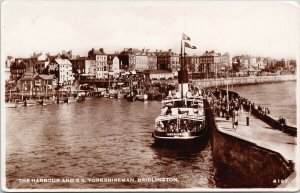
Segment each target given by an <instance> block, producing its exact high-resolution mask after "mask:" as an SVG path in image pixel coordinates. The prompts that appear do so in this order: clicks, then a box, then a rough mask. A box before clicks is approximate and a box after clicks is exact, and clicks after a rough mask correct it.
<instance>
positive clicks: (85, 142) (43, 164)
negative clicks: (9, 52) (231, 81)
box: [6, 82, 296, 189]
mask: <svg viewBox="0 0 300 193" xmlns="http://www.w3.org/2000/svg"><path fill="white" fill-rule="evenodd" d="M282 84H283V85H284V86H281V85H279V86H278V85H277V86H276V84H267V85H253V86H247V87H234V90H235V91H237V92H239V93H240V94H241V95H242V96H245V97H246V98H249V99H250V100H253V101H254V102H256V103H258V104H261V105H263V106H266V107H268V108H269V109H270V110H271V113H272V114H276V112H277V111H280V112H285V116H286V119H287V120H288V121H291V122H292V121H293V120H294V121H295V119H296V118H295V114H293V112H295V103H294V101H295V98H293V96H294V97H295V94H294V93H293V92H291V93H289V92H288V91H287V90H289V89H291V88H293V86H294V85H295V83H293V82H288V83H282ZM265 87H266V88H268V89H269V90H266V89H264V88H265ZM276 87H277V88H276ZM294 87H295V86H294ZM257 88H259V89H257ZM280 89H287V90H285V91H284V93H286V96H282V94H280V93H281V92H280V93H278V94H272V95H271V94H270V93H268V92H271V91H272V92H274V93H276V92H275V91H278V90H280ZM274 90H275V91H274ZM263 92H264V93H263ZM266 95H268V96H270V97H268V99H267V100H266V97H264V96H266ZM252 97H253V98H252ZM276 99H277V100H276ZM160 106H161V104H160V102H156V101H151V102H139V101H137V102H134V103H131V102H128V101H126V100H117V99H106V98H101V99H91V100H87V101H85V102H84V103H70V104H60V105H52V106H46V107H42V106H33V107H27V108H25V107H18V108H15V109H6V123H7V128H6V139H7V140H6V145H7V146H6V163H7V165H6V175H7V187H8V188H129V189H130V188H216V187H236V185H237V184H239V183H240V182H241V179H239V177H234V175H232V174H233V173H232V172H231V173H230V171H229V173H224V170H223V171H222V172H220V171H219V170H217V169H216V168H215V167H214V164H213V158H212V152H211V147H210V143H209V141H208V139H207V141H203V142H202V143H199V144H198V145H197V146H195V147H191V146H185V147H183V148H176V147H169V146H168V147H166V146H158V145H153V142H154V140H153V139H152V137H151V132H152V130H153V127H154V120H155V118H156V116H157V115H158V114H159V113H160ZM281 106H284V109H285V110H286V111H282V110H278V109H281ZM290 106H291V108H290ZM143 177H144V178H155V177H157V178H159V177H164V178H177V179H178V181H175V182H168V183H166V182H147V183H146V182H143V183H138V182H133V183H128V182H119V183H113V182H110V183H92V182H88V181H85V182H82V183H19V182H18V181H17V179H28V178H53V179H70V178H78V179H88V178H93V179H97V178H135V179H136V178H143Z"/></svg>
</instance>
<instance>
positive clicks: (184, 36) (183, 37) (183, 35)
mask: <svg viewBox="0 0 300 193" xmlns="http://www.w3.org/2000/svg"><path fill="white" fill-rule="evenodd" d="M182 40H191V38H190V37H189V36H187V35H185V34H184V33H183V34H182Z"/></svg>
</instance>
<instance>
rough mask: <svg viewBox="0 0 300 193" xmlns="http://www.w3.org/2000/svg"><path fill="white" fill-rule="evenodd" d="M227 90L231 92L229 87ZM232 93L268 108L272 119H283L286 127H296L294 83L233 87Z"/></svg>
mask: <svg viewBox="0 0 300 193" xmlns="http://www.w3.org/2000/svg"><path fill="white" fill-rule="evenodd" d="M229 89H230V90H232V87H231V86H229ZM233 91H235V92H238V93H239V94H240V95H241V96H242V97H245V98H247V99H249V100H250V101H252V102H254V103H256V104H258V105H260V106H262V107H266V108H269V110H270V112H271V114H272V115H273V116H274V117H278V118H279V116H282V117H284V118H285V119H286V121H287V124H288V125H296V117H297V108H296V81H293V82H283V83H272V84H261V85H248V86H245V85H243V86H233Z"/></svg>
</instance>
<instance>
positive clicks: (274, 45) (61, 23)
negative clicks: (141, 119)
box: [1, 0, 300, 59]
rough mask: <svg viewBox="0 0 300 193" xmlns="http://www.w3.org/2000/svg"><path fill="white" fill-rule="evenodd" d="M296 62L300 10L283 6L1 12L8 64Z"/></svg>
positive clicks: (40, 7)
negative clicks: (116, 57)
mask: <svg viewBox="0 0 300 193" xmlns="http://www.w3.org/2000/svg"><path fill="white" fill-rule="evenodd" d="M182 33H185V34H186V35H188V36H189V37H190V38H191V41H190V44H192V45H195V46H196V47H197V49H196V50H189V49H187V52H188V53H189V54H194V53H195V54H197V55H200V54H203V53H204V52H205V51H206V50H214V51H215V52H220V53H225V52H229V54H230V55H231V56H235V55H240V54H250V55H253V56H264V57H272V58H277V59H281V58H290V59H295V58H296V57H297V54H299V49H300V47H299V45H300V41H299V40H300V37H299V36H300V4H299V2H298V3H297V2H282V1H263V2H261V1H180V0H179V1H172V0H169V1H134V0H133V1H124V0H123V1H83V0H77V1H70V0H69V1H26V0H25V1H20V0H19V1H17V0H14V1H12V0H8V1H5V2H4V3H2V5H1V50H2V52H1V53H2V54H1V55H2V58H6V57H7V56H8V55H11V56H14V57H28V56H30V55H32V53H33V52H42V53H43V54H45V53H47V52H49V53H51V54H57V53H59V52H61V51H62V50H72V51H73V54H79V55H81V56H86V55H87V53H88V51H89V50H90V49H92V48H95V49H99V48H104V50H105V52H106V53H114V52H115V51H119V52H120V51H122V50H123V49H124V48H138V49H143V48H145V49H150V50H152V51H155V50H168V49H172V50H174V51H175V52H177V53H179V52H180V44H181V36H182Z"/></svg>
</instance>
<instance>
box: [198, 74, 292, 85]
mask: <svg viewBox="0 0 300 193" xmlns="http://www.w3.org/2000/svg"><path fill="white" fill-rule="evenodd" d="M296 80H297V77H296V75H280V76H254V77H233V78H220V79H203V80H192V82H193V83H194V84H196V85H198V86H200V87H201V88H210V87H221V86H226V85H247V84H261V83H276V82H284V81H296Z"/></svg>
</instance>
